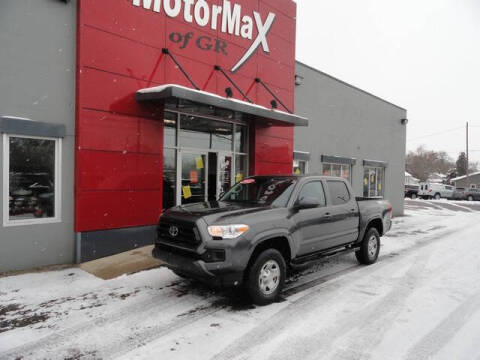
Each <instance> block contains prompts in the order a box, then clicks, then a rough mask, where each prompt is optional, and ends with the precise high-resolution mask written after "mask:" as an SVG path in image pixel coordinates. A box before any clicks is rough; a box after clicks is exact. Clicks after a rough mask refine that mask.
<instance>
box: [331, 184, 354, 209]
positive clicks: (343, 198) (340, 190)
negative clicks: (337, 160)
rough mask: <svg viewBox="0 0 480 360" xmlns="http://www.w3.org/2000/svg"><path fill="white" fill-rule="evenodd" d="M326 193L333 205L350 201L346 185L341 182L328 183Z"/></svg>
mask: <svg viewBox="0 0 480 360" xmlns="http://www.w3.org/2000/svg"><path fill="white" fill-rule="evenodd" d="M328 192H329V194H330V198H331V199H332V204H333V205H342V204H346V203H348V202H349V201H350V193H349V192H348V188H347V185H346V184H345V183H344V182H342V181H328Z"/></svg>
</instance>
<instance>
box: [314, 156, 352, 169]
mask: <svg viewBox="0 0 480 360" xmlns="http://www.w3.org/2000/svg"><path fill="white" fill-rule="evenodd" d="M321 162H322V163H328V164H342V165H351V166H353V165H355V164H356V163H357V159H355V158H348V157H342V156H330V155H322V156H321Z"/></svg>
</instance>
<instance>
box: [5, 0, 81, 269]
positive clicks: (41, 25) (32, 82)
mask: <svg viewBox="0 0 480 360" xmlns="http://www.w3.org/2000/svg"><path fill="white" fill-rule="evenodd" d="M75 50H76V1H70V2H69V3H65V2H64V1H59V0H21V1H20V0H16V1H1V2H0V52H1V55H0V74H1V82H0V115H9V116H15V117H24V118H29V119H32V120H35V121H41V122H47V123H60V124H64V125H65V126H66V136H65V137H64V139H63V149H62V167H61V168H62V214H61V222H60V223H55V224H41V225H28V226H13V227H3V222H0V272H1V271H6V270H16V269H25V268H31V267H36V266H41V265H49V264H62V263H71V262H73V261H74V255H75V254H74V249H75V239H74V232H73V230H74V229H73V176H74V142H75V139H74V129H75ZM2 141H3V136H2V138H0V161H2V160H1V159H3V153H2V151H3V150H2V149H3V144H2ZM2 171H3V168H2V167H1V166H0V172H2ZM2 179H3V174H2V176H0V189H3V187H2V186H3V184H2V181H3V180H2ZM4 201H8V195H5V194H3V191H2V192H1V193H0V203H3V202H4ZM0 219H3V214H2V209H1V208H0Z"/></svg>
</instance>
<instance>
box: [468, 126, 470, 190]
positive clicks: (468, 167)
mask: <svg viewBox="0 0 480 360" xmlns="http://www.w3.org/2000/svg"><path fill="white" fill-rule="evenodd" d="M469 164H470V160H469V156H468V121H467V186H468V188H470V176H469V174H468V168H469Z"/></svg>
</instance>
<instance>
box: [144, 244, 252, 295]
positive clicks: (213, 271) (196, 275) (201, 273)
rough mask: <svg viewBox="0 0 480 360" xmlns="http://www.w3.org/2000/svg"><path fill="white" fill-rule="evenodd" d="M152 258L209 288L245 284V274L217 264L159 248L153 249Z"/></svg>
mask: <svg viewBox="0 0 480 360" xmlns="http://www.w3.org/2000/svg"><path fill="white" fill-rule="evenodd" d="M152 256H153V257H154V258H156V259H159V260H160V261H162V262H163V264H164V265H165V266H166V267H167V268H169V269H171V270H173V271H176V272H178V273H181V274H184V275H185V276H187V277H190V278H192V279H195V280H198V281H200V282H202V283H205V284H206V285H209V286H214V287H232V286H239V285H241V284H242V282H243V272H234V271H229V270H228V269H226V268H221V266H216V264H215V263H206V262H205V261H203V260H197V259H193V258H190V257H187V256H183V255H180V254H176V253H174V252H171V251H168V250H164V249H159V248H158V247H157V246H155V248H154V249H153V251H152Z"/></svg>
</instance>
